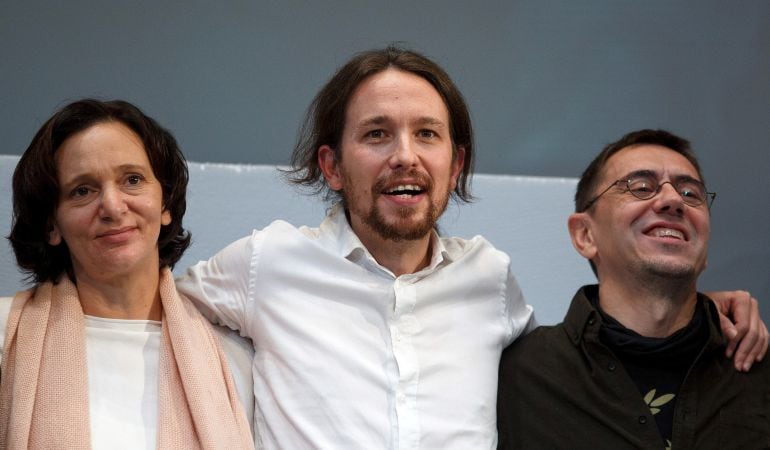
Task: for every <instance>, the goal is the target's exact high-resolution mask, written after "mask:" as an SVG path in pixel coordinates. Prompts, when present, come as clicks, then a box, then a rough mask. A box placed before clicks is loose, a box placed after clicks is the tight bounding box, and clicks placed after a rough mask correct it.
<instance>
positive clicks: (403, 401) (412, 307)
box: [177, 207, 534, 450]
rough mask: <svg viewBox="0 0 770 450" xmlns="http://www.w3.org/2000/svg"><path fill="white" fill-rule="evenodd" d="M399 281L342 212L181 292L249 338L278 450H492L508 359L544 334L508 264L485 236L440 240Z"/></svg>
mask: <svg viewBox="0 0 770 450" xmlns="http://www.w3.org/2000/svg"><path fill="white" fill-rule="evenodd" d="M431 247H432V259H431V262H430V264H429V266H428V267H426V268H425V269H423V270H421V271H419V272H417V273H413V274H407V275H402V276H399V277H395V276H394V275H393V273H391V272H390V271H389V270H388V269H386V268H384V267H382V266H380V265H379V264H377V262H376V261H375V260H374V258H373V257H372V256H371V255H370V254H369V252H368V251H367V250H366V248H365V247H364V246H363V244H361V242H360V241H359V239H358V238H357V237H356V235H355V234H354V233H353V231H352V229H351V228H350V226H349V225H348V222H347V220H346V218H345V214H344V212H343V211H342V210H341V208H339V207H335V208H333V210H332V212H331V213H330V215H329V216H328V217H327V218H326V219H325V220H324V222H323V223H322V224H321V226H320V227H319V228H307V227H301V228H295V227H293V226H292V225H289V224H288V223H286V222H282V221H276V222H273V223H272V224H271V225H269V226H268V227H266V228H265V229H263V230H260V231H255V232H254V233H253V234H252V235H251V236H248V237H245V238H243V239H241V240H238V241H236V242H234V243H233V244H231V245H229V246H228V247H227V248H225V249H224V250H222V251H221V252H220V253H218V254H217V255H215V256H214V257H212V258H211V259H210V260H208V261H204V262H200V263H198V264H196V265H195V266H193V267H191V268H190V269H188V271H187V273H186V275H185V276H184V277H182V278H181V279H179V280H177V288H178V290H179V292H180V293H182V294H184V295H187V296H188V297H190V298H191V299H192V300H193V301H195V303H196V304H197V305H198V307H199V308H201V310H202V312H203V313H204V314H206V315H207V316H208V317H209V318H210V319H211V320H213V321H215V322H218V323H221V324H224V325H227V326H229V327H231V328H233V329H238V330H240V331H241V334H242V335H244V336H247V337H249V338H251V339H252V341H253V343H254V348H255V350H256V352H255V355H254V361H253V365H252V368H253V371H254V374H253V376H254V395H255V396H256V409H255V420H256V424H257V427H256V428H257V429H256V430H255V431H256V432H257V433H258V438H257V439H258V441H260V440H261V442H262V445H264V447H265V448H268V449H304V448H322V449H417V448H421V449H462V450H466V449H489V448H494V447H495V445H496V442H497V430H496V409H495V404H496V393H497V368H498V363H499V360H500V353H501V352H502V350H503V348H504V347H505V346H507V345H508V344H509V343H511V342H512V341H513V340H514V339H515V338H516V337H517V336H519V335H520V334H522V333H523V332H525V331H529V329H531V328H532V327H533V326H534V317H533V314H532V308H531V307H530V306H528V305H526V304H525V303H524V300H523V298H522V295H521V291H520V289H519V286H518V285H517V283H516V281H515V280H514V278H513V276H512V275H511V274H510V271H509V259H508V256H507V255H505V254H504V253H502V252H500V251H498V250H495V249H494V248H493V247H492V245H491V244H489V242H487V241H486V240H484V239H483V238H481V237H478V236H477V237H475V238H473V239H470V240H463V239H459V238H439V237H438V235H436V234H435V233H434V234H433V236H432V240H431Z"/></svg>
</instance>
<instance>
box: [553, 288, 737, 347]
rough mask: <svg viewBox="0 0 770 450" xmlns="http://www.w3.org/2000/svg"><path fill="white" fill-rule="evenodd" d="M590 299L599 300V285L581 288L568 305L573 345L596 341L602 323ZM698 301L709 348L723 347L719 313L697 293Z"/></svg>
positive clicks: (567, 319) (566, 324) (568, 328)
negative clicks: (705, 325)
mask: <svg viewBox="0 0 770 450" xmlns="http://www.w3.org/2000/svg"><path fill="white" fill-rule="evenodd" d="M590 298H597V299H598V298H599V285H598V284H590V285H586V286H583V287H581V288H580V289H579V290H578V291H577V293H576V294H575V296H574V297H573V298H572V303H570V307H569V311H567V315H566V317H565V318H564V329H565V330H566V332H567V334H568V335H569V337H570V340H572V342H573V343H574V344H575V345H578V344H579V343H580V341H581V340H586V341H598V340H599V329H600V328H601V326H602V324H603V321H602V317H601V313H600V312H599V311H597V310H596V308H595V307H594V306H593V305H592V304H591V301H590V300H589V299H590ZM698 301H699V302H701V303H703V304H704V306H705V308H706V317H707V326H708V327H709V342H708V344H707V346H708V347H709V348H711V347H715V346H724V345H725V344H726V342H727V341H726V339H725V338H724V336H723V335H722V331H721V328H720V325H719V313H718V312H717V310H716V307H715V306H714V303H713V302H712V301H711V299H709V298H708V297H707V296H705V295H703V294H701V293H700V292H699V293H698Z"/></svg>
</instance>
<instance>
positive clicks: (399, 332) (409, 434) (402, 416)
mask: <svg viewBox="0 0 770 450" xmlns="http://www.w3.org/2000/svg"><path fill="white" fill-rule="evenodd" d="M393 289H394V293H395V310H394V312H393V322H392V324H391V338H392V345H393V354H394V357H395V358H396V363H397V364H398V386H397V388H396V415H397V417H398V430H399V432H398V441H399V445H398V448H417V446H418V445H419V442H420V426H419V425H420V424H419V419H418V414H417V399H416V394H417V386H418V381H419V375H420V373H419V361H418V358H417V353H416V351H415V348H414V345H413V342H412V340H413V336H414V335H415V334H416V333H417V332H418V331H419V322H418V321H417V318H416V317H415V316H414V314H413V311H414V306H415V302H416V289H415V286H414V285H412V284H411V283H409V282H407V281H404V280H403V279H402V278H397V279H396V280H395V282H394V284H393Z"/></svg>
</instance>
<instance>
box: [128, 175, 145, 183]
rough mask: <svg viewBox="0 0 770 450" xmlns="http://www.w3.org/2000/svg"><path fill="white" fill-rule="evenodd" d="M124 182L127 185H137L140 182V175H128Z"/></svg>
mask: <svg viewBox="0 0 770 450" xmlns="http://www.w3.org/2000/svg"><path fill="white" fill-rule="evenodd" d="M126 181H127V182H128V184H132V185H136V184H139V183H140V182H141V181H142V176H141V175H129V176H128V178H126Z"/></svg>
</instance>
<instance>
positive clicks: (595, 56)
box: [0, 0, 770, 317]
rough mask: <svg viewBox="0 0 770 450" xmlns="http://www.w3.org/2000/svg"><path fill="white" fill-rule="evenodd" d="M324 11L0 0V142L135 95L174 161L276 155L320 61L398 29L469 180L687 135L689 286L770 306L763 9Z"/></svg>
mask: <svg viewBox="0 0 770 450" xmlns="http://www.w3.org/2000/svg"><path fill="white" fill-rule="evenodd" d="M174 3H176V4H174ZM331 5H332V3H331V2H329V3H327V4H323V3H321V2H304V1H258V2H257V1H228V2H216V3H214V2H202V1H185V2H150V1H146V0H142V1H134V2H102V1H94V0H71V1H68V2H41V1H31V2H29V1H27V2H3V4H2V5H0V98H2V108H0V136H3V140H4V142H3V146H2V147H1V148H0V153H10V154H21V153H22V152H23V150H24V149H25V148H26V146H27V144H28V143H29V141H30V139H31V138H32V135H33V133H34V132H35V131H36V130H37V128H38V127H39V126H40V125H41V124H42V122H43V121H44V120H45V119H46V118H47V117H48V116H50V114H51V113H52V112H53V111H54V110H55V109H56V108H57V107H59V106H61V105H63V104H64V103H65V102H67V101H69V100H73V99H77V98H79V97H82V96H99V97H101V98H124V99H126V100H129V101H132V102H134V103H136V104H138V105H139V106H140V107H142V108H143V109H144V110H145V111H146V112H148V113H149V114H150V115H152V116H154V117H155V118H156V119H158V120H159V121H160V122H161V123H162V124H164V125H165V126H167V127H168V128H170V129H171V130H173V131H174V133H175V135H176V136H177V138H178V139H179V141H180V143H181V145H182V148H183V149H184V151H185V153H186V155H187V156H188V158H189V159H190V160H196V161H222V162H248V163H266V164H285V163H286V162H287V161H288V155H289V153H290V151H291V147H292V145H293V143H294V140H295V137H296V131H297V128H298V126H299V123H300V120H301V118H302V116H303V114H304V110H305V108H306V107H307V105H308V103H309V102H310V100H311V98H312V97H313V95H314V94H315V92H316V91H317V90H318V88H319V87H320V86H321V85H322V84H323V83H324V82H325V81H326V80H327V79H328V77H329V76H330V75H331V74H332V73H333V71H334V70H335V69H336V68H337V67H338V66H339V65H340V64H341V63H343V62H344V61H345V60H347V59H348V58H349V57H350V56H351V55H352V54H353V53H355V52H357V51H360V50H364V49H367V48H371V47H379V46H383V45H385V44H387V43H390V42H393V41H401V42H404V43H405V44H407V45H409V46H411V47H413V48H415V49H417V50H420V51H422V52H424V53H426V54H428V55H429V56H431V57H433V58H434V59H436V60H437V61H438V62H439V63H441V64H442V65H443V66H444V67H445V68H446V69H447V71H448V72H449V73H450V74H451V75H452V76H453V78H454V79H455V81H456V82H457V84H458V85H459V86H460V88H461V89H462V90H463V92H464V94H465V96H466V98H467V100H468V102H469V104H470V106H471V111H472V114H473V118H474V124H475V127H476V132H477V144H478V159H477V163H478V166H477V168H478V171H480V172H488V173H511V174H528V175H557V176H578V175H579V174H580V172H581V170H582V169H583V168H584V166H585V165H586V164H587V163H588V162H589V161H590V159H591V158H592V157H593V155H594V154H595V153H596V152H598V150H599V149H600V148H601V147H602V146H603V145H604V144H605V143H607V142H609V141H612V140H615V139H616V138H618V137H619V136H620V135H622V134H623V133H625V132H627V131H630V130H632V129H638V128H643V127H663V128H667V129H670V130H672V131H674V132H676V133H678V134H681V135H682V136H684V137H687V138H689V139H691V140H692V141H693V143H694V146H695V148H696V150H697V152H698V154H699V156H700V159H701V161H702V165H703V169H704V172H705V174H706V177H707V179H708V182H709V187H710V188H711V189H713V190H716V191H718V192H719V197H718V199H717V201H716V203H715V207H714V210H713V221H712V245H711V258H710V267H709V269H708V270H707V272H706V274H705V275H704V277H703V279H702V283H701V287H703V288H717V287H718V288H723V289H728V288H729V289H732V288H744V289H749V290H751V291H752V292H753V293H755V294H756V295H757V296H758V297H760V300H762V301H763V302H764V303H765V304H767V305H765V308H764V311H765V312H764V315H765V317H770V307H769V306H768V305H770V237H769V236H770V200H768V193H770V176H769V175H768V172H770V157H768V152H767V150H766V145H767V142H768V141H770V82H769V80H770V2H768V1H766V0H756V1H742V2H738V3H735V2H725V1H722V0H711V1H689V2H684V1H670V0H654V1H647V2H643V3H642V2H637V1H617V0H613V1H609V0H608V1H602V2H574V1H553V0H550V1H543V0H526V1H510V2H483V1H482V2H467V1H459V0H450V1H445V2H404V1H394V2H336V3H334V4H333V5H334V6H331ZM512 207H515V205H512ZM524 231H525V230H516V232H524ZM565 233H566V227H565ZM514 257H515V255H514ZM543 270H546V269H545V268H543Z"/></svg>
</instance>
